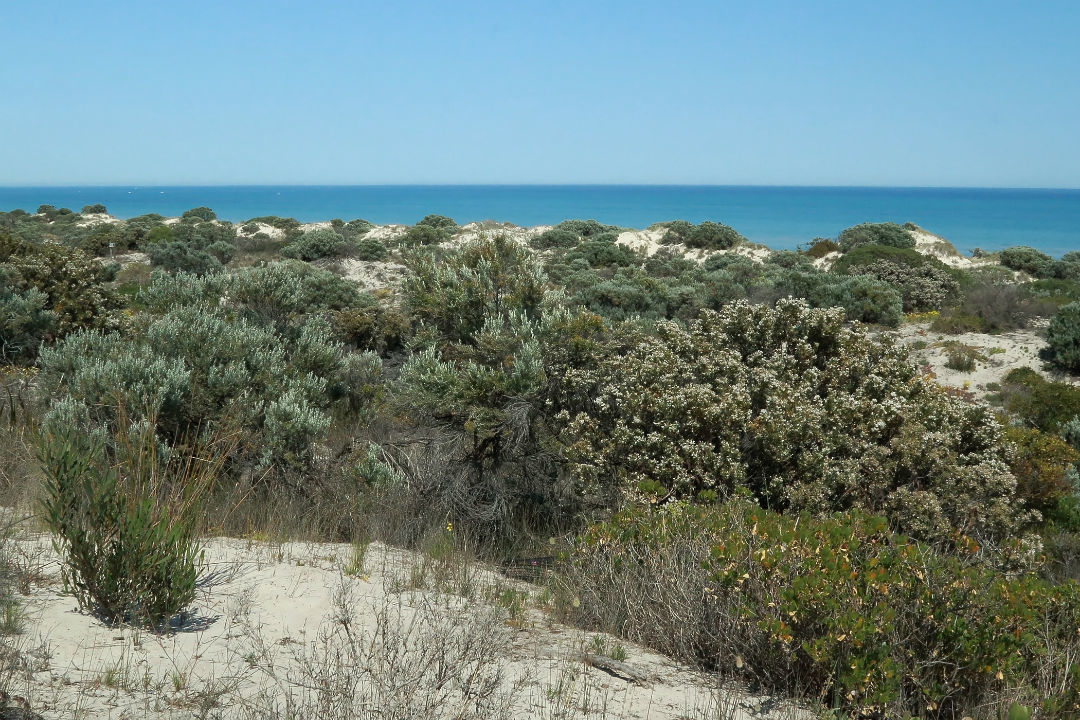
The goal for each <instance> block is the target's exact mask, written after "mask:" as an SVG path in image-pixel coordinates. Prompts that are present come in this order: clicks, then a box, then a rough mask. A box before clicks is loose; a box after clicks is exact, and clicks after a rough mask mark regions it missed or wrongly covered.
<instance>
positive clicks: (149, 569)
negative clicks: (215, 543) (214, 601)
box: [39, 424, 225, 625]
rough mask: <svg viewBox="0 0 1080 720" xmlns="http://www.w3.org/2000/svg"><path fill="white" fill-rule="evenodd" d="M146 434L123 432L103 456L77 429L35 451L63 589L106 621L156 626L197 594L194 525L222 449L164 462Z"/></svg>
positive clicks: (138, 429) (143, 429) (198, 556)
mask: <svg viewBox="0 0 1080 720" xmlns="http://www.w3.org/2000/svg"><path fill="white" fill-rule="evenodd" d="M149 428H150V426H149V425H147V424H142V425H139V424H135V425H134V426H132V427H130V428H121V429H120V430H119V434H118V436H117V438H116V439H115V441H114V442H113V443H112V445H111V447H112V448H114V454H113V455H111V456H110V453H109V452H108V451H107V449H106V446H105V444H104V443H102V442H101V441H100V440H99V439H97V438H94V437H92V436H86V435H80V434H78V433H75V432H71V433H68V434H63V435H46V436H45V437H44V438H42V441H41V444H40V447H39V456H40V458H41V464H42V468H43V470H44V472H45V497H44V500H43V501H42V517H43V518H44V521H45V524H46V526H47V527H48V528H49V530H50V532H52V534H53V542H54V545H55V547H56V550H57V552H58V554H59V555H60V556H61V557H62V558H63V565H62V568H61V569H62V575H63V581H64V586H65V588H66V589H67V590H68V591H69V592H71V593H72V594H73V595H74V596H75V599H76V601H77V602H78V603H79V607H80V608H82V609H83V610H84V611H86V612H90V613H93V614H95V615H97V616H98V617H100V618H101V619H102V620H104V621H105V622H107V623H119V622H138V623H148V624H151V625H157V624H159V623H161V622H163V621H166V620H168V619H169V618H170V617H172V616H173V615H175V614H176V613H177V612H179V611H180V610H181V609H183V608H184V606H186V605H187V604H189V603H190V602H191V601H192V600H193V599H194V598H195V585H196V580H197V578H198V575H199V574H200V567H199V565H200V563H201V561H202V552H201V550H200V549H199V542H198V530H199V528H198V525H197V523H198V520H199V516H200V513H201V510H202V502H203V500H204V499H205V497H206V494H207V493H208V491H209V490H210V489H211V487H212V485H213V483H214V480H215V477H216V474H217V472H218V470H219V469H220V467H221V463H222V458H223V457H224V452H222V451H223V450H225V448H215V450H217V451H218V452H217V453H210V452H200V450H201V449H202V448H196V449H194V450H193V451H192V450H189V451H188V453H192V452H193V453H194V454H181V453H177V454H175V455H173V456H171V457H162V456H161V455H160V454H159V451H158V448H157V441H156V438H154V436H153V433H152V431H151V430H150V429H149ZM206 449H208V448H206ZM215 455H216V457H215Z"/></svg>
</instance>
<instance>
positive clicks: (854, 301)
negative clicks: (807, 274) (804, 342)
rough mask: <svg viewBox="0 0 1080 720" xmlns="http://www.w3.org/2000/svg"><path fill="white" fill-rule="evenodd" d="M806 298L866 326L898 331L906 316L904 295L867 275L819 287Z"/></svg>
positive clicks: (816, 305)
mask: <svg viewBox="0 0 1080 720" xmlns="http://www.w3.org/2000/svg"><path fill="white" fill-rule="evenodd" d="M796 297H799V296H798V295H796ZM804 297H806V298H807V299H808V300H809V301H810V302H811V304H812V305H814V306H815V307H840V308H843V309H844V313H845V314H846V315H847V317H848V319H850V320H858V321H859V322H864V323H872V324H877V325H886V326H888V327H896V326H897V325H899V324H900V319H901V318H902V317H903V314H904V313H903V299H902V296H901V294H900V292H899V291H898V290H897V289H896V288H894V287H892V286H891V285H890V284H889V283H887V282H883V281H881V280H878V279H877V278H874V277H868V276H866V275H855V276H853V277H849V278H843V279H841V280H836V281H833V282H827V283H824V284H817V286H816V288H815V289H814V290H811V291H809V292H808V293H807V294H806V295H805V296H804Z"/></svg>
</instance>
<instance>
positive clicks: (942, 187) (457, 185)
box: [0, 183, 1080, 192]
mask: <svg viewBox="0 0 1080 720" xmlns="http://www.w3.org/2000/svg"><path fill="white" fill-rule="evenodd" d="M405 187H411V188H567V187H576V188H613V187H622V188H658V187H667V188H772V189H801V190H1030V191H1066V192H1077V191H1080V186H1075V187H1066V186H1039V185H798V184H792V185H788V184H755V183H205V184H203V183H181V184H172V185H156V184H146V183H110V184H31V185H8V184H4V183H0V189H2V190H18V189H61V188H80V189H81V188H92V189H121V188H125V189H130V188H134V189H136V190H138V189H140V188H155V189H158V188H193V189H194V188H405Z"/></svg>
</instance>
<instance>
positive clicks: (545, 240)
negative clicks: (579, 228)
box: [529, 228, 581, 250]
mask: <svg viewBox="0 0 1080 720" xmlns="http://www.w3.org/2000/svg"><path fill="white" fill-rule="evenodd" d="M579 242H581V235H579V234H578V233H576V232H572V231H570V230H565V229H561V228H551V229H550V230H545V231H544V232H542V233H540V234H539V235H537V236H536V237H534V238H533V239H532V240H530V241H529V244H530V245H532V246H533V247H534V248H536V249H537V250H552V249H560V250H565V249H567V248H572V247H574V246H575V245H577V244H578V243H579Z"/></svg>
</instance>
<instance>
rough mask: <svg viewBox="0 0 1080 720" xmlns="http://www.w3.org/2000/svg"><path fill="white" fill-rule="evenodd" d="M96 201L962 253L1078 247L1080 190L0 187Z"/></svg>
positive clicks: (3, 198) (29, 199) (7, 202)
mask: <svg viewBox="0 0 1080 720" xmlns="http://www.w3.org/2000/svg"><path fill="white" fill-rule="evenodd" d="M92 203H101V204H103V205H105V206H106V207H107V208H108V210H109V212H110V213H112V214H113V215H116V216H117V217H122V218H129V217H133V216H135V215H142V214H144V213H150V212H156V213H160V214H162V215H166V216H173V215H179V214H180V213H182V212H183V211H184V210H187V209H189V208H192V207H198V206H207V207H210V208H212V209H213V210H214V211H215V212H217V214H218V217H220V218H222V219H223V220H232V221H242V220H247V219H249V218H252V217H257V216H260V215H279V216H282V217H294V218H296V219H297V220H300V221H302V222H312V221H316V220H330V219H333V218H342V219H344V220H352V219H355V218H364V219H365V220H369V221H371V222H373V223H376V224H386V223H404V224H412V223H415V222H416V221H417V220H419V219H420V218H422V217H423V216H424V215H427V214H429V213H437V214H439V215H447V216H449V217H452V218H454V219H455V220H456V221H457V222H458V223H459V224H464V223H466V222H470V221H473V220H487V219H491V220H500V221H504V222H512V223H514V224H516V225H522V226H530V225H546V224H554V223H557V222H559V221H561V220H566V219H571V218H577V219H588V218H592V219H595V220H598V221H600V222H603V223H607V224H612V225H619V226H621V227H631V228H645V227H648V226H649V225H651V224H653V223H656V222H661V221H664V220H675V219H680V220H688V221H690V222H695V223H697V222H701V221H703V220H712V221H715V222H722V223H725V224H727V225H730V226H732V227H734V228H735V229H736V230H738V231H739V232H741V233H742V234H743V235H745V236H746V237H747V238H749V239H750V240H752V241H754V242H759V243H762V244H765V245H768V246H769V247H771V248H774V249H793V248H795V247H797V246H799V245H800V244H805V243H808V242H809V241H811V240H812V239H813V238H815V237H835V236H836V234H837V233H838V232H839V231H840V230H842V229H843V228H845V227H849V226H851V225H855V224H857V223H860V222H884V221H893V222H897V223H904V222H909V221H910V222H914V223H916V224H918V225H920V226H922V227H923V228H925V229H927V230H929V231H930V232H933V233H935V234H937V235H941V236H942V237H944V238H946V239H947V240H950V241H951V242H952V243H953V244H954V245H955V246H956V247H957V248H958V249H959V250H960V251H961V252H964V253H970V252H971V251H972V250H973V249H975V248H981V249H983V250H1000V249H1002V248H1005V247H1009V246H1012V245H1030V246H1032V247H1035V248H1038V249H1039V250H1042V251H1043V252H1046V253H1048V254H1050V255H1054V256H1055V257H1058V256H1060V255H1061V254H1062V253H1065V252H1068V251H1070V250H1080V190H1027V189H983V188H877V187H874V188H868V187H758V186H702V185H684V186H679V185H384V186H378V185H363V186H336V185H335V186H311V185H303V186H295V185H286V186H269V185H266V186H210V187H186V186H185V187H0V210H12V209H15V208H22V209H24V210H27V211H28V212H33V211H34V210H36V209H37V207H38V206H39V205H43V204H48V205H55V206H56V207H68V208H71V209H73V210H79V209H80V208H82V207H83V206H84V205H88V204H92Z"/></svg>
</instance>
